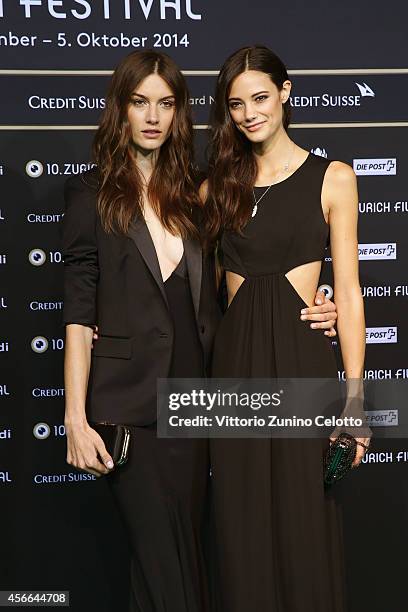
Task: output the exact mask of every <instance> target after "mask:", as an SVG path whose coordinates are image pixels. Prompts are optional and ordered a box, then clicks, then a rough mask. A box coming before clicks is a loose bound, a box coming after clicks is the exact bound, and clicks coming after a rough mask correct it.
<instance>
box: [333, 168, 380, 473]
mask: <svg viewBox="0 0 408 612" xmlns="http://www.w3.org/2000/svg"><path fill="white" fill-rule="evenodd" d="M323 202H324V204H325V205H327V207H328V210H329V224H330V243H331V255H332V261H333V276H334V300H335V303H336V306H337V317H338V318H337V329H338V334H339V340H340V345H341V353H342V357H343V364H344V370H345V374H346V383H347V401H346V408H345V414H346V413H347V414H349V416H354V417H361V418H362V419H363V423H364V424H365V415H364V412H363V402H364V393H363V380H362V377H363V369H364V356H365V346H366V340H365V318H364V304H363V297H362V295H361V288H360V280H359V271H358V239H357V223H358V191H357V179H356V175H355V174H354V171H353V170H352V168H351V167H350V166H348V165H347V164H344V163H342V162H338V161H336V162H332V163H331V164H330V166H329V168H328V169H327V173H326V178H325V186H324V190H323ZM363 429H364V435H368V434H369V433H370V432H369V429H368V428H367V427H366V426H364V427H363ZM356 439H357V440H358V441H359V442H363V443H364V444H367V443H368V442H369V437H363V438H356ZM363 456H364V449H363V448H362V447H361V446H360V445H359V446H357V454H356V458H355V460H354V462H353V465H354V466H356V465H358V464H359V463H360V461H361V459H362V457H363Z"/></svg>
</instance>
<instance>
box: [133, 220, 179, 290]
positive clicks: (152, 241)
mask: <svg viewBox="0 0 408 612" xmlns="http://www.w3.org/2000/svg"><path fill="white" fill-rule="evenodd" d="M142 220H143V223H144V224H145V226H146V230H147V233H148V234H149V238H150V242H151V244H152V246H153V250H154V253H155V256H156V261H157V265H158V267H159V271H160V278H161V281H162V283H163V285H164V283H165V282H166V281H168V280H169V278H170V276H172V275H173V274H174V272H175V271H176V270H177V268H178V267H179V266H180V264H181V262H182V260H183V257H184V254H185V248H184V241H183V239H182V238H181V242H182V245H183V251H182V254H181V257H180V259H179V261H178V263H177V264H176V265H175V267H174V268H173V270H172V271H171V273H170V274H169V275H168V276H167V278H165V279H164V278H163V272H162V269H161V266H160V260H159V256H158V254H157V249H156V245H155V244H154V240H153V237H152V234H151V232H150V229H149V225H148V223H147V222H146V219H145V218H144V216H143V217H142Z"/></svg>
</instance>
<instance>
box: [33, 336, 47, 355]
mask: <svg viewBox="0 0 408 612" xmlns="http://www.w3.org/2000/svg"><path fill="white" fill-rule="evenodd" d="M31 348H32V350H33V351H34V353H45V351H46V350H47V348H48V340H47V338H44V336H36V337H35V338H33V339H32V340H31Z"/></svg>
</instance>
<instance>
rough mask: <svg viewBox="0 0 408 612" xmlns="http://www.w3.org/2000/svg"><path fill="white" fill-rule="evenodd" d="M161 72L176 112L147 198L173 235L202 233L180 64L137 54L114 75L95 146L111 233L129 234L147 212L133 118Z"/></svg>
mask: <svg viewBox="0 0 408 612" xmlns="http://www.w3.org/2000/svg"><path fill="white" fill-rule="evenodd" d="M154 73H155V74H158V75H159V76H160V77H162V79H164V81H165V82H166V83H167V85H168V86H169V87H170V89H171V90H172V92H173V95H174V97H175V114H174V118H173V121H172V125H171V130H170V134H169V137H168V138H167V140H166V141H165V142H164V143H163V145H162V146H161V148H160V151H159V153H158V156H157V161H156V164H155V167H154V169H153V173H152V175H151V178H150V181H149V185H148V189H147V196H148V198H149V202H150V203H151V205H152V207H153V209H154V211H155V212H156V214H157V215H158V217H159V219H160V221H161V222H162V224H163V225H164V227H166V228H167V229H168V230H169V231H170V232H171V233H173V234H179V235H181V236H183V237H186V236H188V235H196V234H197V231H196V228H195V224H194V223H193V221H192V209H193V208H194V207H196V206H200V202H199V199H198V195H197V186H196V173H195V167H194V163H193V126H192V118H191V106H190V103H189V93H188V89H187V85H186V82H185V79H184V77H183V75H182V74H181V72H180V70H179V68H178V66H177V65H176V64H175V62H174V61H173V60H172V59H171V58H170V57H168V56H167V55H166V54H164V53H157V52H156V51H150V50H149V51H135V52H133V53H130V54H129V55H128V56H127V57H125V58H124V59H123V60H122V61H121V62H120V64H119V65H118V66H117V68H116V70H115V71H114V73H113V75H112V79H111V82H110V86H109V89H108V93H107V97H106V106H105V109H104V111H103V114H102V117H101V121H100V124H99V128H98V130H97V132H96V135H95V138H94V142H93V147H92V151H93V157H94V161H95V162H96V164H97V167H98V174H99V177H98V178H99V187H98V204H97V206H98V212H99V214H100V218H101V223H102V226H103V228H104V229H105V231H106V232H117V231H119V232H123V233H127V231H128V229H129V225H130V223H131V221H132V220H133V219H134V218H135V217H136V216H138V215H140V214H142V177H141V174H140V172H139V170H138V168H137V166H136V164H135V156H134V153H133V151H132V131H131V126H130V124H129V121H128V118H127V111H128V105H129V103H130V101H131V94H132V92H133V91H134V89H135V88H137V87H138V85H139V84H140V83H141V82H142V81H143V80H144V79H145V78H146V77H148V76H149V75H151V74H154Z"/></svg>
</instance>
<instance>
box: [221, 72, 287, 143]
mask: <svg viewBox="0 0 408 612" xmlns="http://www.w3.org/2000/svg"><path fill="white" fill-rule="evenodd" d="M290 90H291V82H290V81H285V82H284V83H283V86H282V89H281V90H280V91H279V90H278V88H277V87H276V85H275V83H274V82H273V81H272V79H271V78H270V76H269V75H268V74H266V73H265V72H258V71H257V70H247V71H246V72H242V73H241V74H240V75H239V76H237V77H236V78H235V79H234V80H233V82H232V86H231V91H230V93H229V96H228V106H229V111H230V115H231V118H232V120H233V122H234V123H235V125H236V127H237V128H238V129H239V131H240V132H242V133H243V134H244V135H245V136H246V137H247V138H248V140H250V141H251V142H252V143H254V144H255V143H263V142H266V141H268V140H269V139H270V138H272V137H273V136H274V134H275V133H276V132H277V130H279V129H281V128H282V115H283V109H282V104H283V103H284V102H286V100H287V99H288V98H289V95H290Z"/></svg>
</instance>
